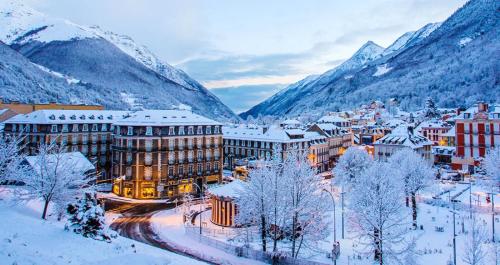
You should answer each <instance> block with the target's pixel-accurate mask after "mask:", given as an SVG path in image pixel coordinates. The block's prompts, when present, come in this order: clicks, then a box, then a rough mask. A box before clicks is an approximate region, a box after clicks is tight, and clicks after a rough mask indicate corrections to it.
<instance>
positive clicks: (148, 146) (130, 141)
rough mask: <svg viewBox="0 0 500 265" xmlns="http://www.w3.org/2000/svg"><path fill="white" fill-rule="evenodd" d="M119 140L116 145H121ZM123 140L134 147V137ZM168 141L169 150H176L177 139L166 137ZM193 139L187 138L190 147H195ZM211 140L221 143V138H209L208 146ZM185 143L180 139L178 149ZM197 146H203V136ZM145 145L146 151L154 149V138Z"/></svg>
mask: <svg viewBox="0 0 500 265" xmlns="http://www.w3.org/2000/svg"><path fill="white" fill-rule="evenodd" d="M119 141H120V140H118V139H117V140H116V143H115V144H116V145H119ZM123 141H125V142H126V146H127V148H133V145H134V139H123ZM166 141H167V142H168V147H169V150H174V149H175V139H166ZM193 142H194V141H193V139H192V138H188V139H187V147H188V148H189V149H192V148H193V147H194V145H193ZM210 142H211V144H212V145H214V146H215V145H218V144H219V138H215V137H214V138H212V139H211V140H210V139H208V138H207V143H206V146H207V147H208V146H210ZM184 145H185V142H184V141H182V140H180V141H177V148H178V149H184ZM196 146H197V147H198V148H202V147H203V140H202V139H201V138H199V139H197V140H196ZM144 147H145V149H146V151H151V150H152V149H153V140H151V139H146V140H144Z"/></svg>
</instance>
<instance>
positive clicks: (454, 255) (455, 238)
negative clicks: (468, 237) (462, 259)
mask: <svg viewBox="0 0 500 265" xmlns="http://www.w3.org/2000/svg"><path fill="white" fill-rule="evenodd" d="M452 204H453V211H452V213H453V265H457V232H456V230H455V229H456V228H455V213H456V211H455V200H452Z"/></svg>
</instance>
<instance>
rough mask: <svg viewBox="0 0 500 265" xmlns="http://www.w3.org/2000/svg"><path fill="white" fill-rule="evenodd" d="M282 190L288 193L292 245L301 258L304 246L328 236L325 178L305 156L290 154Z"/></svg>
mask: <svg viewBox="0 0 500 265" xmlns="http://www.w3.org/2000/svg"><path fill="white" fill-rule="evenodd" d="M281 180H282V189H285V194H286V195H285V196H286V197H285V200H286V205H288V208H287V216H288V217H287V220H289V222H291V223H289V225H288V226H289V229H287V230H289V231H290V235H291V238H290V240H291V241H292V242H291V243H292V246H291V253H292V257H295V258H296V257H298V255H299V253H300V250H301V248H302V247H303V245H304V244H308V243H313V242H318V241H320V240H323V239H325V238H326V236H328V232H327V231H328V230H327V227H328V222H327V220H326V215H325V212H326V210H327V208H328V203H327V202H328V198H327V197H326V196H327V195H326V194H325V193H323V192H321V190H322V188H323V187H322V184H321V180H322V179H321V177H320V176H318V175H316V172H315V170H314V169H313V168H312V167H311V166H310V163H309V160H308V158H307V154H306V153H305V152H299V151H295V150H293V151H291V152H288V154H287V157H286V159H285V161H284V162H283V176H282V178H281Z"/></svg>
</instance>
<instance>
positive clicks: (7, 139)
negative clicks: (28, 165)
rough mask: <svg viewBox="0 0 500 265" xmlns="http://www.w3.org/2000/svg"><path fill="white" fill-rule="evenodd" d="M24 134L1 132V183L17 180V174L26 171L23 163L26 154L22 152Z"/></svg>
mask: <svg viewBox="0 0 500 265" xmlns="http://www.w3.org/2000/svg"><path fill="white" fill-rule="evenodd" d="M22 141H23V137H22V136H7V135H1V134H0V183H1V182H3V181H9V180H16V175H18V174H21V173H22V172H23V171H24V168H23V165H22V164H21V163H22V161H23V160H24V155H23V154H22V153H20V148H21V146H22Z"/></svg>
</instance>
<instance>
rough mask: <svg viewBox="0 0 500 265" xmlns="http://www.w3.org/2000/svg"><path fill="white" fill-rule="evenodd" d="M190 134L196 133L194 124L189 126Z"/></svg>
mask: <svg viewBox="0 0 500 265" xmlns="http://www.w3.org/2000/svg"><path fill="white" fill-rule="evenodd" d="M188 134H189V135H193V134H194V128H193V126H189V127H188Z"/></svg>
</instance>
